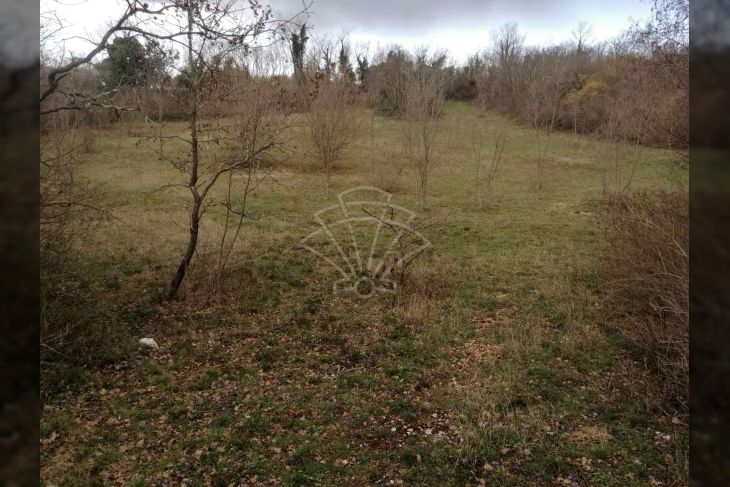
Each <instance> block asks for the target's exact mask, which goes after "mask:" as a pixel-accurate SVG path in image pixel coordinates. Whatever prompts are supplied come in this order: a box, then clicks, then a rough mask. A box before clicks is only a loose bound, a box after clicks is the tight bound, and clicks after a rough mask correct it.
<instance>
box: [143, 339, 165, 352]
mask: <svg viewBox="0 0 730 487" xmlns="http://www.w3.org/2000/svg"><path fill="white" fill-rule="evenodd" d="M139 344H140V345H144V346H145V347H150V348H154V349H155V350H159V349H160V346H159V345H158V344H157V342H156V341H155V340H154V339H153V338H140V339H139Z"/></svg>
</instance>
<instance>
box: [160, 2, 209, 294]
mask: <svg viewBox="0 0 730 487" xmlns="http://www.w3.org/2000/svg"><path fill="white" fill-rule="evenodd" d="M193 27H194V24H193V10H192V7H188V45H187V48H188V65H189V66H190V69H191V72H194V70H193V66H194V63H193V60H194V57H193ZM198 82H199V79H198V78H197V77H196V78H195V79H192V80H191V86H192V87H191V89H190V97H191V100H190V106H191V110H190V143H191V149H190V152H191V158H192V161H191V167H190V180H189V181H188V187H189V188H190V192H191V193H192V195H193V208H192V209H191V211H190V239H189V240H188V247H187V250H185V255H184V256H183V258H182V260H181V261H180V265H179V266H178V268H177V272H176V273H175V276H174V277H173V278H172V281H171V282H170V290H169V292H168V293H167V299H174V298H175V296H177V292H178V290H179V289H180V285H181V284H182V282H183V279H185V274H187V272H188V267H190V262H191V261H192V260H193V256H194V255H195V248H196V247H197V245H198V230H199V228H200V208H201V206H202V204H203V200H202V198H201V196H200V193H199V192H198V187H197V184H198V164H199V162H200V153H199V147H198V105H199V93H198Z"/></svg>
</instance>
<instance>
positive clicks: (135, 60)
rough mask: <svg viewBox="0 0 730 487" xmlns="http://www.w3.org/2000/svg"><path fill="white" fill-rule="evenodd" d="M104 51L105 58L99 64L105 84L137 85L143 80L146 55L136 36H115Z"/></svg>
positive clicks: (145, 68)
mask: <svg viewBox="0 0 730 487" xmlns="http://www.w3.org/2000/svg"><path fill="white" fill-rule="evenodd" d="M106 51H107V58H106V59H104V61H102V63H101V64H102V67H103V70H104V72H105V73H104V82H105V83H106V84H107V86H120V85H129V86H137V85H139V84H141V83H143V82H144V80H145V77H146V73H147V56H146V51H145V48H144V46H143V45H142V44H141V43H140V42H139V41H138V40H137V38H136V37H126V36H125V37H117V38H116V39H114V41H113V42H112V43H111V45H109V46H107V48H106Z"/></svg>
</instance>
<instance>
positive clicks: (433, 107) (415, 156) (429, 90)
mask: <svg viewBox="0 0 730 487" xmlns="http://www.w3.org/2000/svg"><path fill="white" fill-rule="evenodd" d="M444 61H445V55H444V54H443V53H436V54H431V53H429V52H428V51H426V50H425V49H423V50H421V51H419V52H418V53H417V55H416V59H415V62H414V64H413V65H412V67H411V69H410V71H409V73H408V80H409V81H408V91H407V92H406V104H405V123H404V137H403V142H404V149H405V150H404V152H405V153H406V154H407V157H408V159H409V160H410V161H411V163H412V164H413V166H414V167H415V169H416V171H417V173H418V192H419V195H420V199H421V206H422V207H424V208H425V207H426V205H427V197H428V178H429V174H430V171H431V166H432V165H433V163H434V161H435V159H436V139H437V137H438V133H439V127H438V119H439V117H440V116H441V111H442V107H443V101H444V88H445V80H446V77H445V73H444V70H443V63H444Z"/></svg>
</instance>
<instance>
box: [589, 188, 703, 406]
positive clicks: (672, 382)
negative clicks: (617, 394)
mask: <svg viewBox="0 0 730 487" xmlns="http://www.w3.org/2000/svg"><path fill="white" fill-rule="evenodd" d="M688 203H689V202H688V195H687V193H686V192H658V193H648V192H641V193H634V194H632V195H617V196H615V197H613V198H612V199H611V200H610V201H609V203H608V205H607V208H606V211H605V215H606V225H607V246H606V249H607V256H606V262H605V265H604V267H603V275H602V277H603V283H604V286H605V287H606V291H607V292H608V298H609V299H608V305H609V311H610V313H611V318H612V323H613V325H614V326H615V327H616V329H617V330H618V331H619V332H620V333H621V334H622V336H623V337H624V338H626V339H627V340H628V341H629V342H631V343H632V344H633V345H636V346H637V347H639V348H640V349H641V350H643V351H644V352H646V354H647V356H648V357H649V359H650V360H651V362H652V364H653V365H654V366H655V368H656V370H657V372H658V373H659V374H660V376H661V377H662V379H663V380H664V383H665V386H666V387H665V389H666V394H667V398H668V399H669V400H670V401H673V402H676V403H679V404H680V405H681V406H682V407H683V408H687V405H688V402H687V401H688V394H689V391H688V387H689V207H688Z"/></svg>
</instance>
